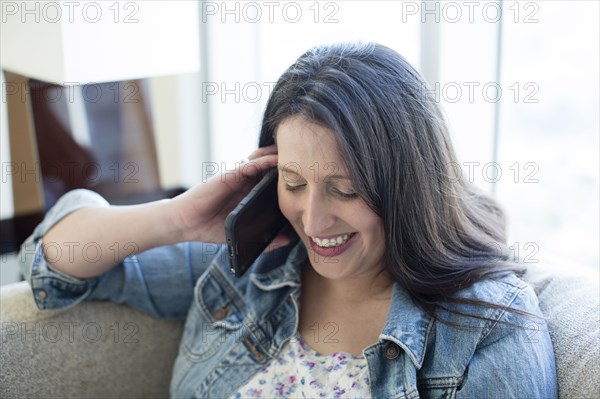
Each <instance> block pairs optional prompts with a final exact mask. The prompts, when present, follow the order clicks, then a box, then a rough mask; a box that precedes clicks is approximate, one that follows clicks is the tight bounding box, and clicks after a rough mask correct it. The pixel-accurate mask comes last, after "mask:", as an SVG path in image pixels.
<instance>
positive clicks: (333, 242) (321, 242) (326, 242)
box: [310, 233, 356, 248]
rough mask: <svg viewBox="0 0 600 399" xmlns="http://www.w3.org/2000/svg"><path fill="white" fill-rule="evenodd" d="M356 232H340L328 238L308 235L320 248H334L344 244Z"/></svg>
mask: <svg viewBox="0 0 600 399" xmlns="http://www.w3.org/2000/svg"><path fill="white" fill-rule="evenodd" d="M354 234H356V233H350V234H340V235H339V236H333V237H329V238H318V237H310V239H311V241H312V242H313V243H315V244H316V245H317V246H319V247H320V248H334V247H338V246H340V245H343V244H345V243H346V242H347V241H348V240H349V239H350V238H352V236H353V235H354Z"/></svg>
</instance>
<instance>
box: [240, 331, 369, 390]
mask: <svg viewBox="0 0 600 399" xmlns="http://www.w3.org/2000/svg"><path fill="white" fill-rule="evenodd" d="M367 397H370V392H369V371H368V367H367V360H366V359H365V357H364V356H363V355H352V354H350V353H346V352H337V353H334V354H331V355H320V354H318V353H317V352H316V351H315V350H314V349H312V348H311V347H310V346H308V345H307V344H306V342H304V340H303V339H302V337H301V336H300V334H299V333H296V336H295V338H292V339H291V340H289V341H288V342H287V343H286V344H285V346H284V347H283V349H282V351H281V352H280V354H279V356H277V357H276V358H274V359H272V360H271V361H270V362H269V364H267V365H266V366H265V367H264V368H263V369H262V370H261V371H260V372H258V374H256V375H255V376H254V377H252V378H251V379H250V381H248V383H246V385H244V386H243V387H242V388H240V390H238V391H237V392H236V393H235V394H234V395H233V396H232V398H367Z"/></svg>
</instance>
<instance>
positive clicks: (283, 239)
mask: <svg viewBox="0 0 600 399" xmlns="http://www.w3.org/2000/svg"><path fill="white" fill-rule="evenodd" d="M290 242H292V240H291V239H290V237H288V236H285V235H282V234H278V235H277V236H276V237H275V238H274V239H273V241H271V243H270V244H269V245H268V246H267V248H265V250H264V251H263V252H271V251H274V250H276V249H277V248H281V247H285V246H286V245H288V244H289V243H290Z"/></svg>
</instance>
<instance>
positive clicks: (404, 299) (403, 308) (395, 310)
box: [250, 241, 433, 369]
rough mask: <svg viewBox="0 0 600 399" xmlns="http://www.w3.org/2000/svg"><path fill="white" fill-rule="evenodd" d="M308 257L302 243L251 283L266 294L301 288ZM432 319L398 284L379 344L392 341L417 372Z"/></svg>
mask: <svg viewBox="0 0 600 399" xmlns="http://www.w3.org/2000/svg"><path fill="white" fill-rule="evenodd" d="M307 257H308V254H307V252H306V248H305V247H304V244H303V243H302V242H301V241H299V242H298V243H297V244H296V245H294V246H293V247H292V249H291V251H290V252H289V255H288V257H287V259H286V261H285V262H284V263H282V264H280V265H278V266H275V267H274V268H272V269H270V270H267V271H265V272H262V273H261V272H255V273H252V274H251V275H250V280H251V281H252V282H253V283H254V285H256V286H257V287H258V288H260V289H262V290H264V291H273V290H276V289H279V288H283V287H296V288H299V287H300V285H301V276H300V274H301V270H302V267H303V264H304V262H305V261H306V259H307ZM432 326H433V319H432V318H431V317H430V316H429V315H427V313H425V312H424V311H423V310H422V309H421V308H420V307H419V306H417V304H415V302H414V301H413V300H412V298H411V297H410V294H409V293H408V292H407V291H406V289H404V288H403V287H402V286H401V285H400V284H399V283H398V282H396V283H394V287H393V290H392V303H391V304H390V309H389V312H388V315H387V319H386V323H385V325H384V327H383V330H382V331H381V334H380V335H379V340H380V342H383V341H392V342H394V343H396V344H397V345H398V346H400V347H401V348H402V349H404V350H405V351H406V353H407V354H408V356H409V358H410V359H411V361H412V362H413V364H414V365H415V367H416V368H417V369H420V368H421V366H422V365H423V358H424V356H425V347H426V343H427V338H428V335H429V333H430V331H431V329H432Z"/></svg>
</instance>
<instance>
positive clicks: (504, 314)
mask: <svg viewBox="0 0 600 399" xmlns="http://www.w3.org/2000/svg"><path fill="white" fill-rule="evenodd" d="M454 298H455V300H453V301H448V302H445V303H444V304H442V306H441V308H442V309H445V311H443V312H442V313H444V316H445V318H446V319H447V320H448V321H449V322H450V324H452V323H455V324H459V325H462V324H467V325H472V324H474V323H476V324H479V325H481V324H487V325H488V326H489V327H490V328H491V326H495V325H497V324H498V322H500V324H502V323H504V324H512V325H524V324H527V323H528V321H529V320H539V319H540V318H541V316H542V315H541V311H540V309H539V303H538V299H537V296H536V294H535V292H534V290H533V288H532V287H531V286H530V285H529V284H528V283H527V282H525V281H523V280H522V279H521V278H519V277H518V276H517V275H515V274H514V273H506V274H503V275H498V276H494V277H490V278H487V279H484V280H481V281H478V282H476V283H474V284H472V285H471V286H469V287H467V288H464V289H462V290H460V291H458V292H457V293H456V295H455V297H454ZM443 318H444V317H442V318H441V319H443Z"/></svg>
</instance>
